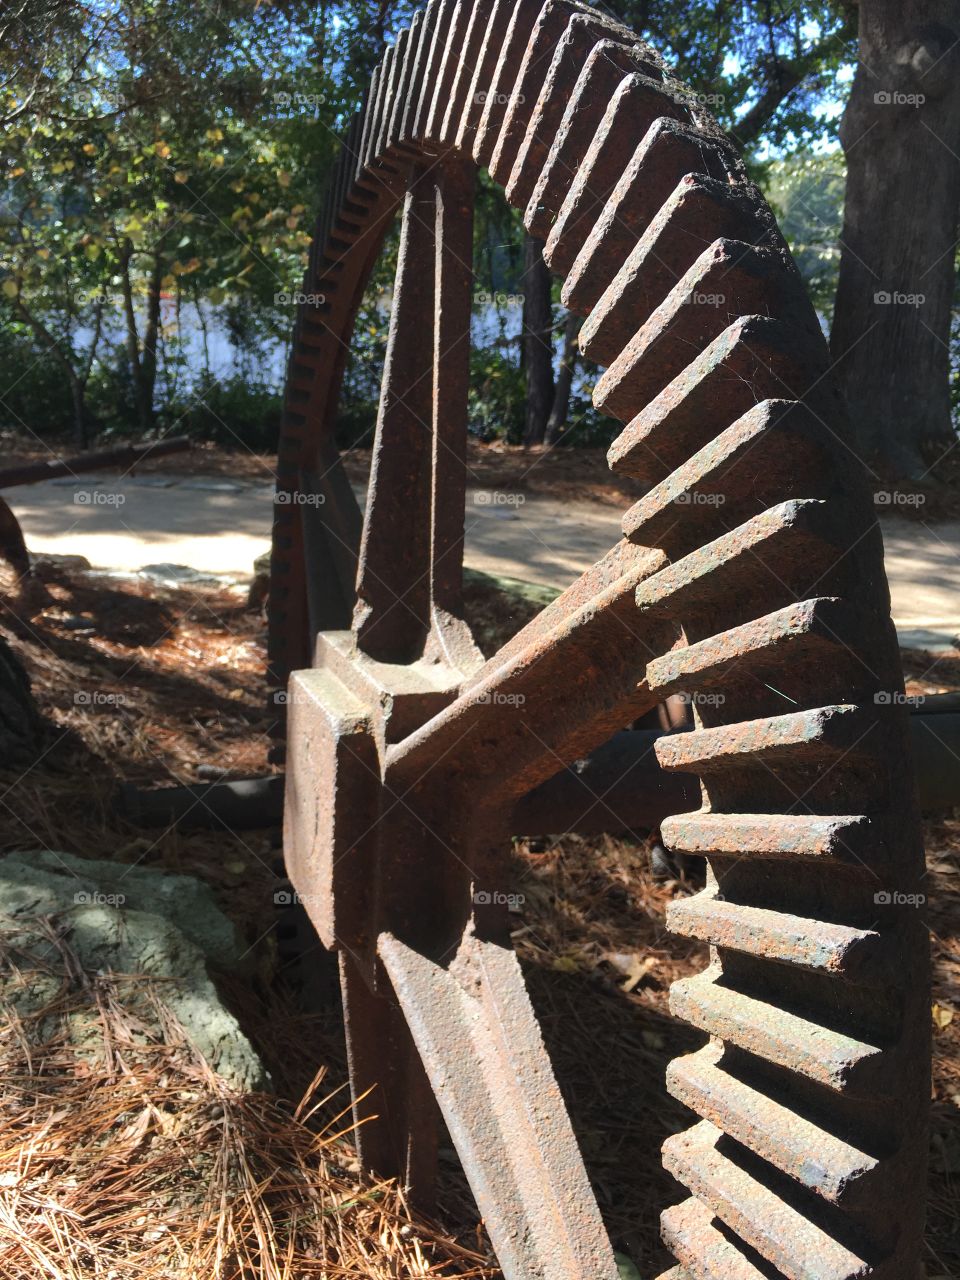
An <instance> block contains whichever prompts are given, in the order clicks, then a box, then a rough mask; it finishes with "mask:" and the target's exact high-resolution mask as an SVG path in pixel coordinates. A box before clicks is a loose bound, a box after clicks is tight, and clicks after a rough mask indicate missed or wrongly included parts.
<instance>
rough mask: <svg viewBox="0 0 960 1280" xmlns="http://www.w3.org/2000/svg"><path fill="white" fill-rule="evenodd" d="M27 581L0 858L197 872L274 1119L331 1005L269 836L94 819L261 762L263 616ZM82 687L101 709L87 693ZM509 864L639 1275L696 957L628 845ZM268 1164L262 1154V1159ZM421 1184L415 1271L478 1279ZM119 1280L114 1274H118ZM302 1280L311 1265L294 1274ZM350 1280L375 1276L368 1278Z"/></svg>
mask: <svg viewBox="0 0 960 1280" xmlns="http://www.w3.org/2000/svg"><path fill="white" fill-rule="evenodd" d="M47 585H48V589H49V590H50V592H51V594H52V596H53V597H54V599H53V602H52V603H51V605H50V606H49V607H48V608H47V609H46V610H44V611H43V612H42V613H41V614H39V615H38V616H37V617H36V618H34V619H32V620H31V621H30V622H29V623H28V624H22V623H18V622H17V621H16V620H15V619H14V618H13V617H12V616H11V615H10V614H9V613H8V614H5V615H4V616H5V621H6V625H5V626H4V628H3V631H4V634H5V635H6V636H7V637H8V638H9V640H10V642H11V644H12V645H13V647H14V648H15V650H16V651H17V653H18V654H19V655H20V656H21V658H22V659H23V661H24V663H25V665H26V667H27V669H28V671H29V673H30V676H31V679H32V681H33V685H34V689H35V692H36V695H37V698H38V700H39V702H40V705H41V707H42V709H43V712H44V714H45V716H46V718H47V720H48V722H49V731H48V740H47V743H46V746H45V751H44V754H43V757H42V758H41V759H40V760H39V761H38V762H37V764H36V765H35V766H34V767H32V768H30V769H28V770H27V771H26V772H25V773H20V774H11V775H10V776H8V777H5V778H3V779H2V780H0V852H3V851H6V850H12V849H23V848H26V849H29V848H43V847H48V848H55V849H65V850H67V851H68V852H72V853H76V854H79V855H81V856H82V855H86V856H95V857H101V858H102V857H111V858H114V859H116V860H117V861H119V862H128V863H135V862H136V863H144V864H147V865H153V866H158V867H167V868H169V869H170V870H174V871H188V872H192V873H193V874H196V875H199V876H202V877H203V878H204V879H205V880H207V881H208V882H209V883H210V884H211V885H212V886H213V887H214V890H215V891H216V893H217V894H218V896H219V898H220V900H221V902H222V904H223V906H224V908H225V910H227V911H228V913H230V914H231V915H232V916H233V918H234V919H236V920H237V922H238V923H239V924H240V926H241V927H242V928H243V929H244V930H245V932H246V936H247V938H248V940H249V942H250V944H251V947H252V949H253V954H254V956H255V959H256V965H255V975H254V977H253V978H252V979H247V978H244V979H243V980H242V981H238V980H236V979H234V980H230V979H229V978H227V979H226V980H225V984H224V987H225V990H226V992H227V994H228V996H229V999H230V1002H231V1005H232V1007H233V1009H234V1011H235V1013H236V1014H237V1016H238V1017H239V1019H240V1021H241V1025H243V1026H244V1028H245V1030H247V1032H248V1034H249V1035H250V1036H251V1038H252V1039H253V1040H254V1042H255V1043H256V1044H257V1046H258V1048H259V1049H260V1051H261V1053H262V1055H263V1057H264V1060H265V1062H266V1064H267V1065H268V1067H269V1069H270V1070H271V1071H272V1073H273V1075H274V1079H275V1080H276V1082H277V1087H278V1092H279V1094H280V1097H281V1098H282V1099H288V1100H290V1101H289V1104H288V1114H292V1113H293V1106H294V1103H295V1102H296V1101H297V1100H299V1099H300V1097H301V1096H302V1095H303V1093H304V1090H305V1089H306V1088H307V1087H308V1085H309V1082H310V1080H311V1078H312V1077H313V1076H314V1074H315V1072H316V1070H317V1067H318V1065H320V1064H323V1065H324V1066H325V1067H326V1072H327V1076H326V1080H327V1083H328V1084H329V1085H330V1087H336V1086H337V1085H339V1084H342V1083H343V1080H344V1078H345V1076H344V1061H343V1045H342V1029H341V1027H340V1024H339V1015H338V1012H337V1010H336V1008H335V1007H331V1008H330V1010H329V1011H328V1012H326V1013H322V1014H319V1015H311V1016H305V1015H304V1014H303V1013H301V1012H299V1011H298V1009H297V1004H296V991H297V977H296V970H295V969H292V968H291V965H290V960H289V957H288V956H286V955H285V952H284V946H283V938H282V934H283V921H282V919H280V918H279V917H278V916H277V915H276V914H275V912H274V909H273V906H272V903H273V894H274V892H275V890H276V888H277V886H278V885H281V884H282V883H283V881H282V867H281V863H280V850H279V833H278V832H277V831H272V830H266V831H244V832H242V833H230V832H224V831H219V832H217V831H203V832H197V833H194V834H187V833H183V832H176V831H169V830H161V831H143V830H140V829H138V828H136V827H133V826H131V825H130V824H129V823H127V822H125V821H124V820H123V819H121V818H120V817H119V816H118V814H117V812H116V809H115V807H114V801H115V797H116V790H117V787H118V784H119V783H120V782H122V781H132V782H136V783H137V784H139V785H141V786H152V785H156V786H160V785H170V784H173V783H178V782H187V781H194V780H197V779H200V778H207V777H208V776H209V769H210V766H215V767H219V768H221V769H223V770H224V771H225V772H226V773H227V774H228V775H230V776H250V775H259V774H263V773H265V772H268V771H269V765H268V763H267V753H268V749H269V745H270V742H271V729H272V727H273V720H274V716H273V713H272V709H271V708H270V707H268V706H266V705H265V702H264V697H263V691H262V680H263V676H262V670H263V663H264V624H263V619H262V618H261V617H260V616H259V614H256V613H249V612H246V611H245V608H244V605H243V602H242V600H241V599H239V598H238V597H237V595H236V594H232V593H229V592H223V591H216V590H210V589H205V588H196V589H194V588H191V589H189V590H185V589H165V588H156V587H148V586H147V584H145V583H130V582H109V581H108V582H105V583H95V582H92V581H91V580H90V579H89V578H87V577H76V578H74V577H72V576H71V575H70V574H69V573H67V572H64V571H51V572H49V573H48V582H47ZM468 607H469V610H470V614H471V621H472V623H473V625H474V626H475V628H476V630H477V631H478V633H479V634H480V635H481V636H482V643H483V644H484V645H485V647H487V648H488V649H490V648H492V647H493V646H495V645H496V644H498V643H499V642H501V641H502V639H503V638H504V636H505V635H506V634H508V633H509V632H510V631H512V630H513V629H515V628H517V627H519V626H520V625H522V624H523V622H524V621H525V620H526V617H527V616H530V615H531V614H532V613H533V612H535V611H536V608H537V602H536V600H533V599H531V600H530V601H528V602H526V603H523V604H519V605H518V603H517V601H516V600H515V599H511V600H505V599H503V598H500V597H498V596H497V594H496V593H491V590H490V588H489V586H486V585H484V583H483V582H482V581H479V580H478V581H474V582H473V583H472V585H471V586H470V588H469V590H468ZM905 660H906V667H907V672H908V676H909V684H908V689H909V691H910V692H913V693H924V692H934V691H943V690H946V689H956V688H960V652H953V653H951V654H946V655H929V654H924V653H922V652H911V653H908V654H907V655H905ZM97 692H98V693H99V694H101V695H106V694H112V695H116V696H115V697H114V698H113V699H112V700H103V698H100V699H96V698H93V697H92V695H93V694H94V693H97ZM78 695H87V696H86V697H84V696H80V697H78ZM926 837H927V850H928V858H929V885H930V889H929V898H930V913H929V919H930V927H931V937H932V944H933V955H934V983H935V985H934V992H933V1000H932V1008H931V1018H932V1021H933V1027H934V1049H935V1064H934V1092H933V1138H932V1167H931V1176H930V1199H929V1237H928V1239H929V1245H928V1256H927V1266H928V1272H929V1275H930V1277H931V1278H933V1277H936V1278H938V1280H946V1278H947V1277H951V1276H957V1275H960V1215H958V1204H960V1196H958V1184H960V1125H958V1116H960V939H958V921H960V810H958V811H956V812H948V813H942V814H937V815H931V816H930V818H929V819H928V821H927V823H926ZM513 865H514V872H515V882H516V889H517V891H518V892H520V893H522V894H523V897H524V903H523V907H522V910H521V913H520V914H519V916H518V917H517V921H516V930H515V934H514V940H515V942H516V945H517V949H518V952H519V954H520V957H521V961H522V963H523V966H524V969H525V972H526V975H527V979H528V982H529V986H530V990H531V994H532V997H533V1000H534V1003H535V1006H536V1008H537V1012H538V1015H539V1017H540V1020H541V1023H542V1026H543V1029H544V1035H545V1038H546V1041H547V1044H548V1048H549V1051H550V1053H551V1057H552V1059H553V1062H554V1064H555V1067H556V1071H557V1075H558V1078H559V1081H560V1084H561V1088H562V1090H563V1092H564V1096H565V1098H566V1100H567V1103H568V1106H569V1108H570V1111H571V1114H572V1116H573V1121H574V1126H575V1128H576V1131H577V1133H578V1135H579V1138H580V1141H581V1144H582V1148H583V1152H584V1156H585V1160H586V1163H587V1166H588V1169H589V1172H590V1176H591V1178H592V1180H593V1183H594V1186H595V1188H596V1191H597V1195H598V1198H599V1201H600V1204H601V1207H602V1210H603V1213H604V1217H605V1220H606V1223H607V1225H608V1228H609V1230H610V1233H611V1236H612V1238H613V1240H614V1243H615V1245H616V1247H617V1248H618V1249H619V1250H621V1251H622V1252H623V1254H624V1255H626V1256H627V1257H629V1258H630V1259H632V1260H633V1262H634V1263H635V1264H636V1267H637V1269H638V1272H639V1274H640V1275H641V1276H652V1275H656V1274H659V1271H660V1270H662V1269H664V1268H665V1267H666V1266H667V1265H668V1258H667V1255H666V1253H665V1252H664V1250H663V1249H662V1246H661V1245H660V1243H659V1238H658V1225H657V1218H658V1213H659V1210H660V1208H662V1207H663V1206H664V1205H665V1204H667V1203H669V1202H670V1201H672V1200H674V1199H678V1198H680V1193H679V1191H678V1188H677V1186H676V1184H675V1183H673V1182H672V1180H671V1179H670V1178H669V1177H668V1176H667V1175H666V1174H665V1173H663V1171H662V1170H661V1168H660V1161H659V1156H658V1150H659V1146H660V1144H661V1142H662V1141H663V1139H664V1138H665V1137H666V1136H667V1135H668V1134H669V1133H671V1132H674V1131H677V1130H678V1129H680V1128H683V1127H686V1125H688V1124H689V1115H688V1114H687V1113H685V1112H684V1110H683V1108H681V1107H680V1106H679V1105H678V1104H677V1103H675V1102H674V1101H672V1100H671V1099H670V1098H669V1097H668V1096H667V1094H666V1093H665V1090H664V1087H663V1078H664V1070H665V1066H666V1063H667V1062H668V1061H669V1060H670V1058H672V1057H674V1056H676V1055H677V1054H678V1053H682V1052H684V1051H687V1050H689V1049H691V1048H692V1047H694V1046H695V1045H696V1043H697V1042H698V1036H697V1034H696V1033H695V1032H693V1031H692V1030H691V1029H690V1028H688V1027H685V1026H683V1025H681V1024H680V1023H677V1022H676V1021H674V1020H673V1019H672V1018H671V1017H670V1015H669V1013H668V1010H667V990H668V987H669V985H670V983H671V981H673V980H674V979H676V978H678V977H681V976H684V975H686V974H689V973H691V972H693V971H695V970H697V969H699V968H700V967H701V966H702V964H703V961H704V955H703V951H702V949H701V948H700V947H699V946H697V945H695V944H691V943H690V942H688V941H685V940H684V939H679V938H675V937H671V936H670V935H668V934H667V933H666V932H665V930H664V927H663V919H664V911H665V907H666V904H667V903H668V902H669V901H670V900H671V899H673V898H675V897H677V896H680V895H684V894H686V893H689V892H690V891H691V886H690V885H688V884H686V883H683V882H679V881H669V882H666V883H663V882H659V881H656V880H654V879H653V878H652V876H651V875H650V872H649V864H648V848H647V844H646V842H645V841H644V840H643V839H641V838H639V837H636V838H622V837H614V836H598V837H593V838H589V839H587V838H581V837H577V836H573V835H563V836H557V837H541V838H537V839H535V840H534V839H530V840H522V839H521V840H518V841H517V842H516V843H515V845H514V850H513ZM315 961H316V963H318V964H319V963H321V956H320V953H319V952H317V954H316V956H315ZM338 1106H342V1098H341V1099H339V1101H338ZM341 1145H345V1147H346V1150H347V1155H346V1158H345V1160H344V1161H342V1162H341V1163H342V1165H343V1169H345V1170H346V1171H347V1172H346V1173H344V1172H343V1169H341V1172H340V1173H339V1174H338V1177H342V1178H347V1182H346V1183H345V1184H342V1185H345V1186H347V1187H349V1185H350V1183H349V1178H350V1177H351V1176H352V1175H350V1174H349V1168H350V1164H349V1138H346V1139H343V1140H342V1143H341ZM273 1158H275V1159H276V1160H278V1161H282V1152H279V1153H277V1152H274V1157H273ZM442 1171H443V1175H444V1176H443V1180H442V1182H443V1186H442V1193H441V1196H440V1201H439V1206H438V1219H439V1222H440V1224H441V1227H442V1234H444V1238H450V1239H451V1240H452V1241H453V1242H454V1244H455V1245H456V1247H458V1248H461V1249H462V1250H464V1253H463V1255H462V1256H459V1255H458V1256H457V1257H453V1255H452V1254H450V1253H446V1254H443V1257H444V1258H446V1259H447V1260H448V1261H447V1262H445V1263H444V1265H445V1266H449V1269H448V1270H442V1271H441V1270H439V1269H438V1270H437V1271H436V1272H431V1274H444V1275H447V1274H450V1275H453V1274H460V1275H467V1274H470V1275H474V1276H480V1275H484V1276H493V1275H496V1274H497V1273H496V1271H495V1268H493V1267H492V1265H491V1260H490V1258H489V1255H488V1252H487V1245H486V1242H485V1239H484V1237H483V1233H482V1230H481V1228H480V1226H479V1224H478V1223H477V1220H476V1214H475V1210H474V1209H473V1207H472V1202H471V1199H470V1196H469V1193H468V1191H467V1190H466V1188H465V1185H464V1183H463V1180H462V1176H461V1175H460V1174H459V1171H458V1169H457V1164H456V1159H455V1156H454V1155H453V1152H452V1150H450V1149H445V1150H444V1153H443V1159H442ZM131 1176H132V1177H133V1178H134V1189H135V1188H136V1185H137V1184H136V1176H137V1175H136V1173H134V1174H132V1175H131ZM144 1176H146V1175H144ZM338 1185H341V1184H338ZM131 1194H134V1193H131ZM276 1212H277V1213H278V1214H282V1215H285V1216H286V1218H289V1215H290V1214H291V1213H295V1212H296V1209H295V1206H294V1205H292V1203H291V1201H290V1199H289V1198H286V1199H284V1201H283V1203H282V1204H281V1205H280V1206H279V1207H278V1208H277V1210H276ZM424 1238H427V1237H426V1236H425V1237H424ZM438 1256H439V1255H438ZM451 1257H453V1261H449V1259H450V1258H451ZM484 1257H486V1262H485V1263H484V1265H483V1266H482V1267H479V1269H478V1259H479V1260H480V1261H483V1259H484ZM298 1261H299V1255H298ZM24 1274H29V1272H24ZM139 1274H140V1272H139V1270H137V1268H135V1267H131V1268H130V1269H129V1270H128V1269H118V1270H117V1271H116V1275H117V1276H120V1277H122V1278H123V1280H126V1278H127V1276H128V1275H129V1276H130V1278H131V1280H133V1276H134V1275H138V1276H139ZM293 1274H299V1273H297V1272H294V1273H293ZM302 1274H304V1275H306V1274H317V1273H316V1272H315V1271H311V1270H308V1269H306V1265H305V1264H304V1270H303V1272H302ZM350 1274H354V1273H353V1272H351V1273H350ZM370 1274H371V1275H374V1274H379V1272H375V1271H374V1269H373V1267H372V1266H371V1268H370ZM384 1274H386V1272H385V1273H384ZM389 1274H396V1275H407V1274H410V1275H415V1274H421V1273H419V1272H417V1271H415V1270H414V1271H411V1270H403V1269H400V1270H397V1271H395V1272H394V1271H391V1272H390V1273H389ZM423 1274H425V1273H423ZM184 1280H185V1277H184Z"/></svg>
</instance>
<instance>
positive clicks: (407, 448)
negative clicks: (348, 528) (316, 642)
mask: <svg viewBox="0 0 960 1280" xmlns="http://www.w3.org/2000/svg"><path fill="white" fill-rule="evenodd" d="M436 200H437V196H436V187H435V183H434V181H433V179H432V178H431V177H429V176H425V177H419V178H417V177H415V178H414V179H413V181H412V182H411V185H410V189H409V190H408V192H407V197H406V202H405V204H404V212H403V225H402V229H401V232H400V248H399V251H398V257H397V282H396V286H395V289H394V296H393V308H392V310H391V313H390V332H389V337H388V339H387V355H386V361H385V364H384V372H383V389H382V391H381V396H380V412H379V416H378V418H377V434H376V439H375V441H374V446H373V460H372V463H371V476H370V487H369V493H368V498H367V503H368V510H367V515H366V519H365V521H364V526H363V541H362V543H361V548H360V564H359V569H358V574H357V597H358V604H357V612H356V617H355V623H354V625H355V629H356V633H357V637H358V641H359V644H360V647H361V648H362V649H363V650H364V652H365V653H369V654H370V656H371V657H374V658H379V659H381V660H383V661H393V662H403V661H409V660H410V659H411V658H413V657H414V656H415V655H416V653H417V651H418V650H419V649H421V648H422V646H423V642H424V639H425V637H426V635H427V633H428V631H429V628H430V615H429V611H430V538H431V519H430V463H431V434H432V432H431V423H432V413H431V408H432V396H433V374H434V370H433V351H434V346H433V344H432V343H430V342H429V341H425V335H424V333H423V332H422V330H421V329H420V324H422V323H423V321H424V319H425V318H426V317H429V316H433V313H434V306H435V303H434V276H435V270H434V264H435V258H436V217H437V212H436ZM400 529H402V530H403V533H402V536H398V530H400Z"/></svg>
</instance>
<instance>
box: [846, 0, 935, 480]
mask: <svg viewBox="0 0 960 1280" xmlns="http://www.w3.org/2000/svg"><path fill="white" fill-rule="evenodd" d="M958 41H960V0H862V3H861V5H860V58H859V62H858V65H857V73H856V76H855V79H854V83H853V89H852V92H851V95H850V101H849V103H848V105H847V109H846V111H845V112H844V116H843V121H842V125H841V129H840V140H841V142H842V144H843V149H844V152H845V153H846V157H847V166H848V173H847V192H846V205H845V209H844V228H843V239H842V257H841V262H840V279H839V283H838V286H837V300H836V311H835V315H834V321H833V332H832V334H831V339H830V345H831V350H832V355H833V359H834V361H835V363H836V368H837V374H838V378H839V382H840V386H841V389H842V391H843V393H844V396H845V398H846V401H847V406H848V409H849V412H850V419H851V429H852V432H853V441H852V443H853V447H854V448H855V449H856V450H857V452H858V453H859V454H860V455H861V456H862V457H863V458H865V459H870V458H879V459H880V460H882V461H883V462H884V463H885V464H887V465H888V466H892V467H893V468H894V469H895V470H896V471H897V473H898V474H901V475H904V476H906V477H910V478H913V479H915V480H916V479H919V478H921V477H922V476H923V475H924V474H925V473H926V471H927V470H928V468H927V466H926V464H925V463H924V458H923V450H924V447H925V446H926V447H927V448H929V447H930V446H933V447H934V448H936V449H937V450H940V449H945V448H947V447H949V445H950V444H951V443H952V441H953V439H954V436H953V432H952V429H951V422H950V353H949V342H950V312H951V306H952V302H953V296H954V289H955V283H956V280H955V276H956V271H955V262H954V258H955V253H956V240H957V220H958V211H960V43H958Z"/></svg>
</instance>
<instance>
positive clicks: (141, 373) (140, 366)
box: [120, 241, 163, 432]
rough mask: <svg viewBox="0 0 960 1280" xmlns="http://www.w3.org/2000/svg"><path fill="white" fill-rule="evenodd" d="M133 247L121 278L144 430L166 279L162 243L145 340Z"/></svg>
mask: <svg viewBox="0 0 960 1280" xmlns="http://www.w3.org/2000/svg"><path fill="white" fill-rule="evenodd" d="M132 257H133V249H132V247H131V246H129V245H128V246H127V247H126V249H125V252H124V254H123V256H122V258H121V272H120V281H121V286H122V289H123V310H124V316H125V319H126V331H127V359H128V360H129V363H130V374H131V376H132V378H133V387H134V393H135V395H136V398H137V421H138V422H139V424H140V428H141V430H142V431H144V432H149V431H151V430H152V429H153V423H154V412H153V391H154V386H155V384H156V380H157V343H158V340H159V334H160V282H161V280H162V279H163V245H162V241H161V243H160V244H158V246H157V249H156V252H155V253H154V259H153V269H152V270H151V272H150V279H149V282H148V284H147V316H146V325H145V327H144V333H143V342H142V344H141V341H140V334H139V332H138V330H137V313H136V308H135V306H134V301H133V282H132V280H131V279H130V262H131V259H132Z"/></svg>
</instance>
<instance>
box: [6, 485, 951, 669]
mask: <svg viewBox="0 0 960 1280" xmlns="http://www.w3.org/2000/svg"><path fill="white" fill-rule="evenodd" d="M154 474H155V475H158V476H159V477H160V482H162V484H163V485H164V486H165V487H162V488H161V487H159V484H158V485H157V486H154V485H152V484H151V485H150V486H147V485H143V484H141V483H140V482H139V480H138V479H137V477H125V478H124V479H122V480H121V479H109V478H106V479H104V478H96V479H91V478H90V477H79V478H78V479H77V480H70V481H69V482H68V484H67V485H64V482H63V480H49V481H44V482H43V483H41V484H35V485H29V486H23V487H20V488H17V489H10V490H7V492H6V495H5V496H6V497H7V499H8V501H10V503H11V505H12V506H13V509H14V510H15V511H16V513H17V515H18V516H19V517H20V521H21V524H22V525H23V531H24V535H25V537H26V540H27V545H28V547H29V548H30V550H31V551H32V552H34V553H35V554H36V553H41V552H44V553H52V554H64V553H67V554H72V555H82V556H86V558H87V559H88V560H89V561H90V563H91V564H92V565H93V566H94V567H95V568H101V569H116V570H124V571H135V570H137V569H140V568H141V567H142V566H143V565H145V564H151V563H152V564H156V563H158V562H163V563H168V564H169V563H172V564H180V565H190V566H191V567H192V568H194V569H196V570H198V571H199V572H201V573H211V574H219V575H227V576H229V577H231V578H234V579H238V578H239V579H244V580H246V579H249V578H250V577H251V576H252V573H253V563H254V561H255V560H256V559H257V557H258V556H261V555H263V554H264V553H265V552H266V551H268V550H269V546H270V527H271V522H272V517H273V506H272V500H271V499H272V484H271V481H270V477H269V476H268V475H265V476H264V479H263V481H249V480H247V481H240V480H236V481H235V480H231V479H227V480H224V479H218V478H216V477H212V478H209V479H208V478H205V477H194V476H191V475H189V474H187V473H183V472H169V473H166V472H164V473H152V475H154ZM151 478H152V477H151ZM357 496H358V498H359V500H360V502H361V505H362V503H363V497H364V495H363V493H362V492H360V491H359V490H358V495H357ZM621 515H622V513H621V512H620V511H619V510H618V509H617V508H616V507H608V506H603V505H601V504H600V503H594V502H569V501H566V500H563V499H559V498H551V497H545V496H542V495H533V494H523V493H508V492H501V491H498V490H493V489H480V488H472V489H470V490H468V493H467V506H466V513H465V522H464V523H465V534H466V554H465V563H466V564H467V565H468V566H469V567H470V568H472V569H479V570H482V571H483V572H486V573H491V574H494V575H497V576H501V577H509V578H518V579H521V580H522V581H524V582H532V583H536V584H538V585H541V586H550V587H566V586H568V585H569V584H570V583H571V582H573V581H574V579H575V578H576V577H577V576H578V574H580V573H582V572H583V571H584V570H585V569H587V568H589V566H590V565H592V564H593V563H594V562H595V561H596V560H598V559H599V558H600V557H601V556H602V555H604V554H605V552H607V551H608V550H609V549H610V547H612V546H613V545H614V543H615V542H616V541H617V539H618V538H619V536H620V519H621ZM881 526H882V528H883V537H884V547H885V554H886V566H887V576H888V578H889V581H890V591H891V598H892V602H893V616H894V621H895V623H896V626H897V630H898V632H899V634H900V638H901V643H902V644H904V645H906V646H908V647H910V648H924V649H933V650H935V651H937V650H943V649H945V648H952V647H953V641H954V638H955V637H956V636H957V635H958V634H960V593H958V586H960V521H945V522H942V523H938V524H933V523H929V522H924V521H922V520H906V519H903V518H902V517H900V516H896V515H889V516H886V515H884V516H883V517H882V519H881Z"/></svg>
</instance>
